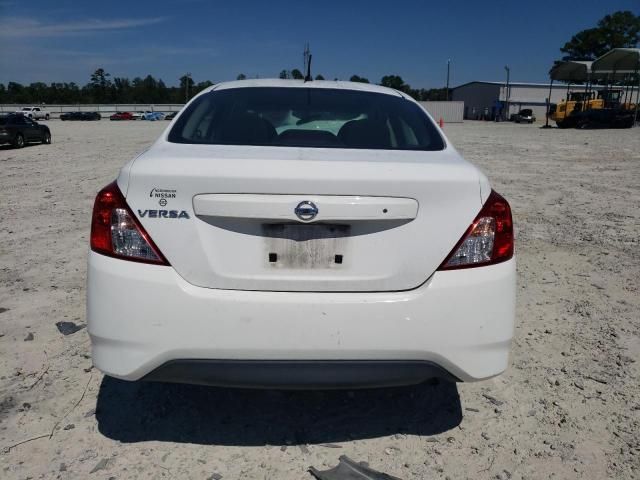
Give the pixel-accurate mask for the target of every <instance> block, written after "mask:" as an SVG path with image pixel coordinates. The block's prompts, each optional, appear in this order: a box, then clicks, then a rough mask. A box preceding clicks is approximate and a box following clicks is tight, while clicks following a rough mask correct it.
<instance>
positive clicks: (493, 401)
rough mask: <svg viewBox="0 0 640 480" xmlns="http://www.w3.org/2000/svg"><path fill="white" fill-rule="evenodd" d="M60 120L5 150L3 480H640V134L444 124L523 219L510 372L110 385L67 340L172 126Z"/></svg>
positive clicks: (0, 282)
mask: <svg viewBox="0 0 640 480" xmlns="http://www.w3.org/2000/svg"><path fill="white" fill-rule="evenodd" d="M49 124H50V127H51V130H52V133H53V139H54V143H53V145H50V146H45V145H33V146H29V147H27V148H24V149H22V150H13V149H9V148H4V147H0V206H1V207H2V208H0V352H1V354H0V478H3V479H27V478H33V479H36V478H38V479H39V478H47V479H49V478H62V479H67V478H83V479H84V478H104V479H107V478H114V479H126V478H194V479H219V478H223V479H238V478H250V479H254V478H255V479H278V480H280V479H282V480H298V479H309V478H311V477H310V475H309V474H308V473H307V472H306V470H307V468H308V467H309V466H310V465H314V466H316V467H318V468H320V469H324V468H327V467H328V466H332V465H335V464H336V463H337V461H338V457H339V456H340V455H342V454H346V455H348V456H349V457H351V458H353V459H355V460H358V461H366V462H369V464H370V465H371V467H373V468H376V469H378V470H382V471H385V472H387V473H389V474H392V475H395V476H397V477H400V478H401V479H405V480H406V479H465V478H469V479H483V478H501V479H509V478H514V479H523V478H528V479H534V478H556V479H573V478H590V479H604V478H617V479H630V478H638V477H640V435H639V433H638V432H640V425H639V421H640V381H639V380H640V371H639V366H640V361H639V360H640V355H639V353H640V322H639V318H638V312H639V311H640V308H639V307H640V295H639V292H638V290H639V288H640V248H639V247H640V245H639V241H638V233H639V232H640V136H639V133H640V130H639V129H633V130H617V131H612V130H593V131H574V130H557V129H553V130H542V129H539V128H538V126H537V125H532V126H529V125H515V124H505V123H500V124H493V123H480V122H467V123H465V124H464V125H446V126H445V131H446V133H447V134H448V135H449V136H450V138H451V140H452V141H453V143H454V144H455V145H457V147H458V148H459V149H460V150H461V151H462V152H463V153H464V155H465V156H466V157H467V158H468V159H469V160H471V161H473V162H474V163H476V164H477V165H479V166H480V167H481V168H483V169H484V171H485V172H486V173H487V174H488V175H489V177H490V178H491V180H492V183H493V185H494V188H495V189H496V190H498V191H499V192H500V193H502V194H503V195H505V196H506V197H507V198H508V199H509V201H510V202H511V205H512V207H513V210H514V215H515V225H516V229H517V255H518V307H517V328H516V337H515V340H514V344H513V356H512V360H511V367H510V369H509V370H508V371H507V372H506V373H505V374H504V375H502V376H500V377H498V378H495V379H492V380H489V381H485V382H481V383H475V384H458V385H454V384H446V383H437V382H431V383H430V384H428V385H422V386H417V387H410V388H400V389H389V390H374V391H355V392H263V391H257V392H255V391H233V390H225V389H216V388H204V387H195V386H180V385H162V384H131V383H127V382H121V381H117V380H113V379H109V378H104V377H103V375H102V374H100V372H98V371H96V370H95V369H93V368H92V366H91V358H90V351H89V338H88V336H87V333H86V330H85V329H81V330H79V331H77V332H75V333H72V334H69V335H63V334H62V333H61V332H60V331H59V328H58V327H57V326H56V323H57V322H73V323H74V324H75V325H77V326H80V327H83V326H84V325H85V312H84V295H85V258H86V254H87V242H88V229H89V222H90V212H91V206H92V202H93V198H94V195H95V193H96V192H97V191H98V189H99V188H100V187H102V186H103V185H105V184H106V183H108V182H109V181H111V180H112V179H113V178H114V177H115V175H116V172H117V170H118V168H119V167H120V166H121V165H122V164H124V163H125V162H126V161H127V160H128V159H129V158H131V157H132V156H133V155H135V154H136V153H137V152H139V151H141V150H142V149H144V148H145V147H146V146H147V145H149V144H150V143H151V142H152V141H153V140H154V139H155V138H156V137H157V136H158V135H159V133H160V131H161V130H162V128H164V127H165V126H166V125H167V122H155V123H151V122H119V123H112V122H108V121H102V122H90V123H69V122H66V123H62V122H59V121H51V122H49ZM64 326H67V327H69V326H71V325H63V327H64ZM19 442H25V443H22V444H19Z"/></svg>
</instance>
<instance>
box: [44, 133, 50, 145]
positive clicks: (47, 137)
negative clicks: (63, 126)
mask: <svg viewBox="0 0 640 480" xmlns="http://www.w3.org/2000/svg"><path fill="white" fill-rule="evenodd" d="M42 143H43V144H44V145H51V132H44V135H43V136H42Z"/></svg>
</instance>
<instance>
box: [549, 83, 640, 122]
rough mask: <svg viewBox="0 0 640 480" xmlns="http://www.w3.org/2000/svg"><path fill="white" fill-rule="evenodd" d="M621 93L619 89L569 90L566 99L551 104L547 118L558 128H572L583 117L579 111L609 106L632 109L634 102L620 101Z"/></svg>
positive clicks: (607, 107) (609, 107)
mask: <svg viewBox="0 0 640 480" xmlns="http://www.w3.org/2000/svg"><path fill="white" fill-rule="evenodd" d="M596 93H597V97H596ZM622 94H623V90H621V89H606V90H599V91H597V92H596V91H593V90H592V91H589V92H570V93H569V95H568V98H567V99H566V100H562V101H561V102H560V103H558V104H557V105H554V104H552V105H551V108H550V109H549V118H550V119H551V120H553V121H555V122H556V124H557V125H558V128H572V127H576V126H578V123H580V121H581V120H582V119H583V117H584V116H583V115H580V113H581V112H586V111H589V110H602V109H611V108H617V109H622V110H632V109H633V108H634V107H635V105H634V104H632V103H630V102H629V103H625V104H622V103H621V102H620V100H621V98H622Z"/></svg>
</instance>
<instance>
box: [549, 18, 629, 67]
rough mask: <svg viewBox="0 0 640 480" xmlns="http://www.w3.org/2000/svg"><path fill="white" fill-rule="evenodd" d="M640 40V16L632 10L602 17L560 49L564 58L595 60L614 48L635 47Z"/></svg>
mask: <svg viewBox="0 0 640 480" xmlns="http://www.w3.org/2000/svg"><path fill="white" fill-rule="evenodd" d="M639 42H640V16H637V15H634V14H633V13H632V12H630V11H623V12H615V13H612V14H611V15H606V16H605V17H604V18H602V19H601V20H600V21H599V22H598V24H597V26H596V27H594V28H588V29H586V30H582V31H580V32H578V33H576V34H575V35H574V36H573V37H571V40H569V41H568V42H567V43H565V44H564V46H563V47H562V48H561V49H560V51H561V52H562V53H564V54H565V55H564V57H562V59H563V60H595V59H596V58H598V57H599V56H601V55H604V54H605V53H607V52H608V51H609V50H611V49H612V48H635V47H637V46H638V43H639Z"/></svg>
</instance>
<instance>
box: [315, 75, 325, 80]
mask: <svg viewBox="0 0 640 480" xmlns="http://www.w3.org/2000/svg"><path fill="white" fill-rule="evenodd" d="M316 80H324V77H323V76H322V75H320V74H318V75H316Z"/></svg>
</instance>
